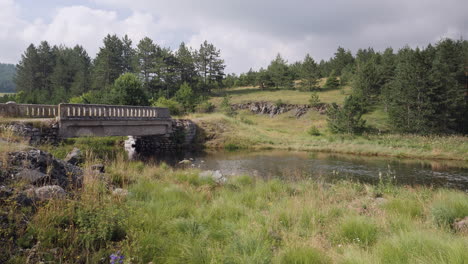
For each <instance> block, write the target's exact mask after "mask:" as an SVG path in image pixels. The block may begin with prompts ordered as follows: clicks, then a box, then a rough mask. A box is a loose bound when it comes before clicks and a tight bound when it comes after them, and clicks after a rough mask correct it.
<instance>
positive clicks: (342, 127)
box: [327, 96, 366, 134]
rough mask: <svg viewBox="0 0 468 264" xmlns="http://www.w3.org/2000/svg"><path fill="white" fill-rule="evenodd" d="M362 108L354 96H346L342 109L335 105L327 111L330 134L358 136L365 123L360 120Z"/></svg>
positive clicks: (362, 112) (359, 101)
mask: <svg viewBox="0 0 468 264" xmlns="http://www.w3.org/2000/svg"><path fill="white" fill-rule="evenodd" d="M363 114H364V107H363V105H362V104H361V100H360V98H359V97H356V96H348V97H346V99H345V102H344V105H343V107H339V106H338V105H337V104H336V103H333V104H331V106H330V107H328V109H327V121H328V127H329V128H330V131H331V132H332V133H348V134H359V133H362V131H363V130H364V128H365V123H366V121H365V120H363V119H362V115H363Z"/></svg>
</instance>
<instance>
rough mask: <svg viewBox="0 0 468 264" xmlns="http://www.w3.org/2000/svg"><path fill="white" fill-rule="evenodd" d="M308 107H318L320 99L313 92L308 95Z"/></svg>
mask: <svg viewBox="0 0 468 264" xmlns="http://www.w3.org/2000/svg"><path fill="white" fill-rule="evenodd" d="M309 105H310V106H311V107H316V106H318V105H320V98H319V96H318V94H317V93H316V92H313V93H312V94H311V95H310V99H309Z"/></svg>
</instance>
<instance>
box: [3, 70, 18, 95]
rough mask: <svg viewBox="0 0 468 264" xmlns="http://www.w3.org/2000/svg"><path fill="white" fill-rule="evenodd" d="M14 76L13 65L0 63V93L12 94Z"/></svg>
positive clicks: (13, 90)
mask: <svg viewBox="0 0 468 264" xmlns="http://www.w3.org/2000/svg"><path fill="white" fill-rule="evenodd" d="M15 74H16V68H15V65H13V64H5V63H0V93H14V92H15V88H16V87H15V83H14V82H13V77H14V76H15Z"/></svg>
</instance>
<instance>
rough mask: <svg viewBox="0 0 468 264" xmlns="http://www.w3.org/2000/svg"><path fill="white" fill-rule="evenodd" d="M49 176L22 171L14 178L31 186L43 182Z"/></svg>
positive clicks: (38, 172)
mask: <svg viewBox="0 0 468 264" xmlns="http://www.w3.org/2000/svg"><path fill="white" fill-rule="evenodd" d="M48 177H49V176H48V175H47V174H45V173H42V172H40V171H37V170H31V169H24V170H22V171H20V172H19V173H17V174H16V178H17V179H20V180H23V181H27V182H28V183H31V184H37V183H40V182H45V181H46V180H47V178H48Z"/></svg>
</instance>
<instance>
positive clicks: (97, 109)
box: [58, 104, 171, 120]
mask: <svg viewBox="0 0 468 264" xmlns="http://www.w3.org/2000/svg"><path fill="white" fill-rule="evenodd" d="M58 108H59V114H60V119H62V120H66V119H73V120H77V119H79V120H81V119H86V120H89V119H92V120H100V119H102V120H129V119H135V120H150V119H161V118H171V116H170V113H169V109H167V108H160V107H149V106H122V105H92V104H60V105H59V106H58Z"/></svg>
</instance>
